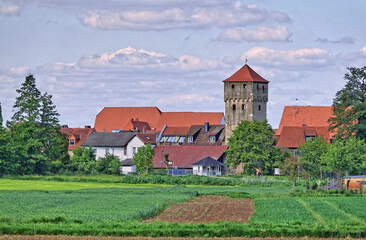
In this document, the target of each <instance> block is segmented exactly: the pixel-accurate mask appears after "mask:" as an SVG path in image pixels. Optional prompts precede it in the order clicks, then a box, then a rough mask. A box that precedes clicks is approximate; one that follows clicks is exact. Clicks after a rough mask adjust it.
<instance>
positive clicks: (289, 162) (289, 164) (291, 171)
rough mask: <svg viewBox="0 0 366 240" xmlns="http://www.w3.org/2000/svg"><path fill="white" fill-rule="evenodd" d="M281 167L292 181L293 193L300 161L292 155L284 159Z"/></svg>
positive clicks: (299, 170)
mask: <svg viewBox="0 0 366 240" xmlns="http://www.w3.org/2000/svg"><path fill="white" fill-rule="evenodd" d="M283 168H284V170H285V174H286V176H287V177H288V179H289V180H290V181H291V182H292V193H294V192H295V185H296V182H297V179H298V178H299V177H300V172H301V161H300V159H299V158H298V157H296V156H293V155H292V156H290V157H288V158H286V159H285V161H284V162H283Z"/></svg>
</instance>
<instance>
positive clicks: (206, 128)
mask: <svg viewBox="0 0 366 240" xmlns="http://www.w3.org/2000/svg"><path fill="white" fill-rule="evenodd" d="M209 128H210V123H209V122H205V133H207V132H208V129H209Z"/></svg>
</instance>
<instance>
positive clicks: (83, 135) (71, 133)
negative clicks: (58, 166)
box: [61, 128, 94, 151]
mask: <svg viewBox="0 0 366 240" xmlns="http://www.w3.org/2000/svg"><path fill="white" fill-rule="evenodd" d="M93 131H94V128H61V132H64V133H66V135H67V138H68V139H75V144H74V145H69V150H70V151H72V150H74V149H75V148H77V147H79V146H81V144H83V143H84V141H85V140H86V139H87V138H88V137H89V136H90V134H92V132H93Z"/></svg>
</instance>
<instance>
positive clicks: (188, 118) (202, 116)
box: [156, 112, 224, 132]
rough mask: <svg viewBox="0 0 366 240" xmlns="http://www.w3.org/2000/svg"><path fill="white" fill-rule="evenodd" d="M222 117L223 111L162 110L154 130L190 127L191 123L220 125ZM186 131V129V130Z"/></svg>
mask: <svg viewBox="0 0 366 240" xmlns="http://www.w3.org/2000/svg"><path fill="white" fill-rule="evenodd" d="M223 119H224V113H220V112H164V113H162V114H161V116H160V118H159V121H158V123H157V125H156V130H158V131H159V130H161V129H163V127H164V125H167V126H168V127H191V126H192V125H204V124H205V122H209V123H210V125H220V124H222V121H223ZM187 132H188V131H187Z"/></svg>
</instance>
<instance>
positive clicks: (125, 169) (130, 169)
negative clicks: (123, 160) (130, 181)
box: [121, 166, 136, 174]
mask: <svg viewBox="0 0 366 240" xmlns="http://www.w3.org/2000/svg"><path fill="white" fill-rule="evenodd" d="M135 172H136V166H122V167H121V173H122V174H129V173H135Z"/></svg>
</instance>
